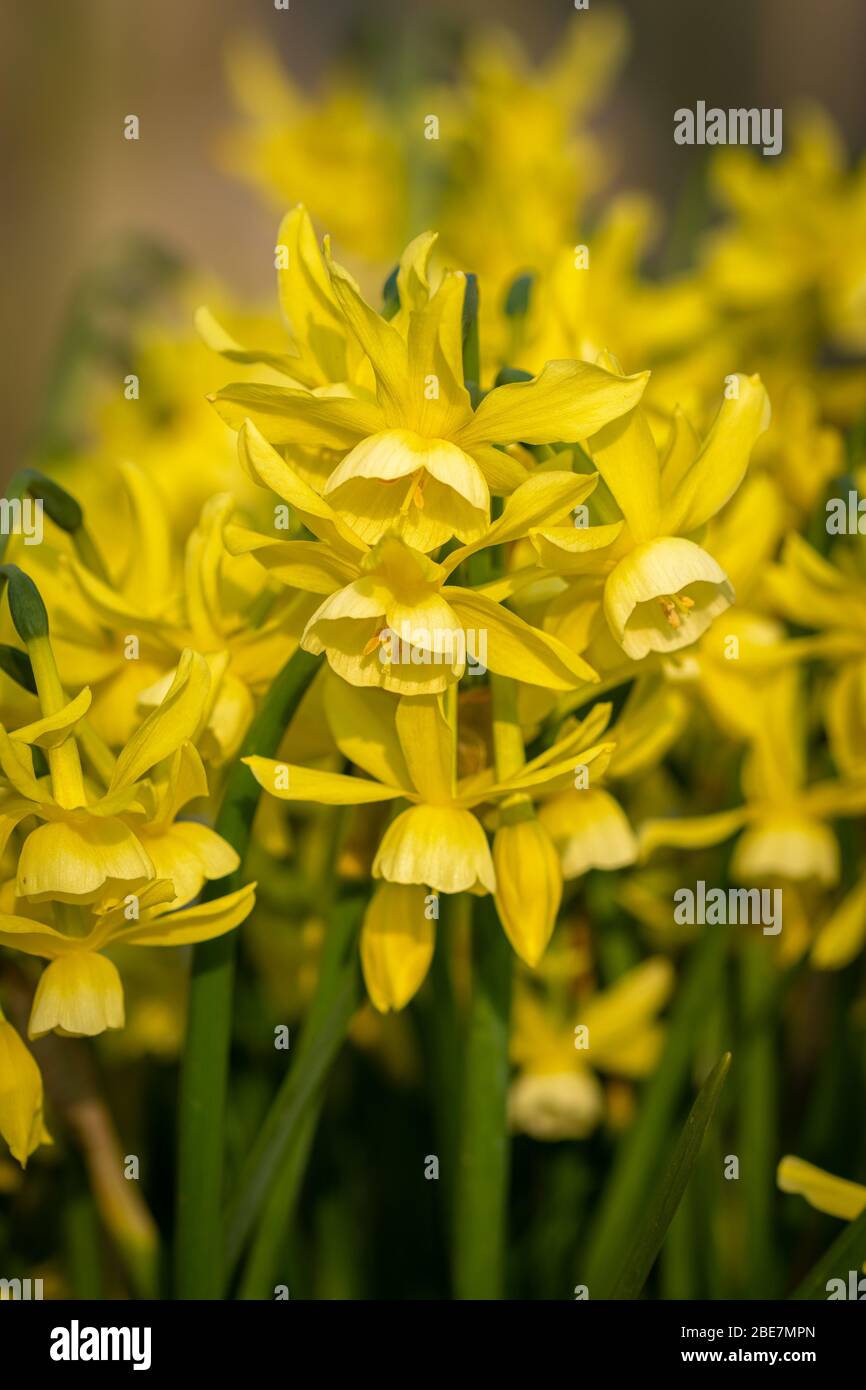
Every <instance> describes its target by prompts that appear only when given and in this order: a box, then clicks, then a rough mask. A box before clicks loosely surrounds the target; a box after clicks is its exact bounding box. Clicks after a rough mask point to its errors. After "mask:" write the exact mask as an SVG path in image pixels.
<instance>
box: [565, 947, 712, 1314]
mask: <svg viewBox="0 0 866 1390" xmlns="http://www.w3.org/2000/svg"><path fill="white" fill-rule="evenodd" d="M724 954H725V940H724V936H723V934H722V933H721V932H720V931H714V930H712V929H710V931H709V932H708V934H707V936H705V937H704V939H703V941H702V942H701V943H700V944H699V945H698V946H697V948H696V949H695V951H694V953H693V957H692V959H691V961H690V962H689V967H688V971H687V973H686V977H685V980H684V981H683V983H682V985H681V986H680V991H679V996H678V999H677V1002H676V1004H675V1006H674V1010H673V1014H672V1016H671V1021H670V1024H669V1025H668V1030H667V1038H666V1041H665V1048H664V1052H663V1054H662V1058H661V1061H660V1063H659V1066H658V1070H657V1071H656V1073H655V1075H654V1076H653V1078H652V1080H651V1081H650V1082H649V1084H648V1085H647V1087H646V1090H645V1092H644V1096H643V1100H642V1103H641V1108H640V1111H639V1113H638V1117H637V1120H636V1121H635V1123H634V1125H633V1126H632V1128H631V1129H630V1130H629V1132H628V1134H627V1135H626V1137H625V1138H624V1139H623V1140H622V1142H621V1144H620V1147H619V1150H618V1153H617V1156H616V1160H615V1162H614V1167H613V1172H612V1173H611V1176H610V1178H609V1180H608V1182H607V1185H606V1187H605V1189H604V1193H603V1195H602V1199H601V1202H600V1204H599V1208H598V1211H597V1213H596V1218H595V1221H594V1223H593V1227H592V1231H591V1233H590V1239H589V1248H588V1250H587V1253H586V1256H585V1258H584V1261H583V1264H582V1268H581V1269H580V1270H579V1271H578V1277H579V1280H580V1282H581V1283H582V1284H586V1286H587V1288H588V1289H589V1294H590V1298H593V1299H599V1298H608V1297H610V1290H611V1288H612V1287H613V1284H614V1281H615V1280H616V1278H617V1276H618V1274H619V1271H620V1269H621V1268H622V1264H623V1260H624V1257H625V1254H626V1252H627V1251H628V1248H629V1245H630V1243H631V1239H632V1232H633V1231H634V1229H635V1226H636V1225H637V1223H638V1221H639V1220H640V1218H641V1216H642V1214H643V1213H644V1212H645V1211H646V1209H647V1205H648V1202H649V1200H650V1196H651V1194H652V1192H653V1191H654V1188H655V1183H656V1180H657V1177H658V1173H659V1169H660V1167H661V1164H662V1162H663V1158H664V1152H665V1147H666V1145H667V1144H668V1142H669V1136H670V1134H671V1129H672V1126H673V1124H674V1122H675V1118H676V1112H677V1108H678V1106H679V1103H680V1099H681V1097H682V1094H683V1090H684V1088H685V1086H686V1081H687V1077H688V1073H689V1067H690V1065H691V1064H692V1061H693V1059H694V1053H695V1038H696V1036H697V1035H698V1034H699V1032H700V1028H701V1023H702V1021H703V1019H704V1018H705V1016H706V1013H707V1010H708V1009H709V1008H710V1007H711V1006H712V1002H713V1000H714V998H715V997H716V995H717V992H718V989H719V983H720V979H721V975H722V970H723V965H724Z"/></svg>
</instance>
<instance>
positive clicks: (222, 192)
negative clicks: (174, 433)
mask: <svg viewBox="0 0 866 1390" xmlns="http://www.w3.org/2000/svg"><path fill="white" fill-rule="evenodd" d="M605 7H606V6H605V0H591V10H592V11H600V10H604V9H605ZM617 8H618V9H620V10H622V11H624V12H625V13H626V15H627V17H628V20H629V26H630V29H631V44H630V48H629V52H628V56H627V59H626V64H625V68H624V70H623V73H622V75H621V78H620V80H619V81H618V82H616V83H615V85H614V88H613V92H612V94H611V96H610V98H609V99H607V100H606V101H605V102H604V104H603V114H602V116H601V117H600V118H599V121H598V122H597V123H596V124H597V126H598V128H599V129H600V130H601V131H602V133H603V134H604V136H605V148H606V150H607V151H608V152H609V155H608V157H609V158H610V160H611V168H610V169H609V170H607V171H606V172H607V175H608V182H607V187H608V189H610V188H617V187H630V188H638V189H644V188H652V189H654V190H655V192H656V194H657V195H658V196H660V197H661V198H662V199H663V200H664V206H665V208H666V210H667V209H668V208H674V207H675V206H677V205H678V203H679V201H680V199H681V195H682V191H683V186H684V183H685V181H686V180H687V179H688V176H689V169H690V167H693V163H694V161H695V160H696V159H699V158H700V157H701V152H700V151H694V150H684V149H681V148H678V147H676V146H675V145H674V143H673V138H672V131H673V112H674V110H675V109H676V108H677V107H679V106H683V105H687V106H688V105H694V103H695V102H696V101H697V100H698V99H699V98H702V99H704V100H706V102H707V103H708V105H713V104H718V105H722V106H729V105H743V106H750V105H757V106H768V107H776V106H781V107H782V108H783V109H784V111H785V116H786V119H787V118H788V117H789V115H790V114H791V113H792V112H793V110H794V109H795V108H796V106H797V105H798V104H800V103H802V102H804V101H807V102H808V101H818V102H820V103H821V104H822V105H823V106H824V107H825V108H826V109H827V110H828V112H829V113H830V114H831V115H832V116H833V117H834V118H835V120H836V121H837V123H838V124H839V126H840V129H841V130H842V132H843V134H844V136H845V138H846V140H847V143H848V146H849V148H850V149H852V150H854V151H857V150H860V149H862V147H863V136H864V131H866V83H864V81H863V54H864V52H866V5H864V4H863V3H862V0H822V3H821V4H820V5H816V4H813V3H810V0H725V3H713V2H712V0H652V3H651V4H650V3H648V2H647V0H620V2H619V4H618V6H617ZM470 13H471V24H472V25H478V26H480V25H482V24H490V23H492V24H496V25H500V26H503V27H508V28H510V29H511V30H512V31H513V32H514V33H515V34H517V35H518V36H519V37H520V38H521V40H522V41H523V42H524V43H525V45H526V48H527V50H528V52H529V53H530V55H532V56H533V57H534V58H537V59H540V58H543V57H544V55H545V54H548V53H550V52H552V51H555V49H556V45H557V42H558V36H560V35H561V33H562V30H563V26H564V25H565V24H567V23H568V21H569V20H571V19H572V18H573V15H574V11H573V6H572V4H571V3H570V0H533V3H532V4H531V5H526V4H522V3H519V0H473V3H472V5H471V6H467V5H466V3H465V0H435V3H431V0H376V3H375V4H372V5H371V4H370V3H369V0H328V4H327V5H326V6H322V5H320V4H317V3H314V0H291V8H290V10H288V11H282V10H280V11H278V10H275V9H274V5H273V0H184V3H183V4H182V5H179V4H177V3H176V0H148V3H147V4H143V3H141V0H68V3H65V4H63V5H60V4H58V3H55V4H51V5H23V4H18V5H9V4H7V5H5V6H2V7H0V77H2V81H0V103H2V107H3V116H2V122H0V141H2V162H3V168H4V192H5V197H4V214H3V218H2V225H0V252H2V264H3V267H4V279H5V286H4V294H3V309H2V312H3V315H4V318H5V322H4V324H3V333H4V342H5V343H6V345H7V357H8V361H9V366H8V367H7V370H6V372H5V373H3V375H2V377H0V408H2V418H3V421H4V437H5V442H6V449H5V451H4V455H5V457H4V461H3V465H2V466H3V470H4V473H3V476H4V477H8V475H9V474H10V473H11V472H12V471H14V469H15V468H16V467H18V466H20V464H21V462H22V461H23V455H24V453H25V451H26V450H27V448H28V445H29V444H30V443H31V441H32V434H33V428H34V421H35V419H36V418H37V417H38V415H39V412H40V411H41V410H42V408H43V401H44V399H45V396H46V392H50V389H51V387H50V382H51V373H52V367H53V365H54V363H55V357H56V353H57V351H58V349H57V343H58V338H59V335H60V334H61V331H62V328H63V325H64V321H65V319H66V318H67V317H68V313H69V305H70V298H71V296H72V295H73V293H74V290H75V287H77V286H79V285H80V283H81V280H82V277H83V276H85V275H86V274H87V272H88V270H89V269H90V268H91V267H93V266H94V265H95V264H97V263H98V262H99V261H100V258H101V257H102V256H104V255H105V254H107V251H108V250H109V249H110V248H114V249H115V250H116V248H117V247H118V245H120V246H121V247H122V245H123V242H124V239H125V238H127V237H129V236H131V235H132V234H133V233H135V234H139V235H140V234H146V235H149V236H151V237H153V238H154V239H155V241H156V242H157V243H158V244H159V245H161V246H164V247H166V248H167V249H170V250H172V251H173V252H175V253H177V254H178V255H179V257H180V258H181V260H182V261H184V262H190V263H192V264H195V265H196V266H197V267H198V268H199V269H200V270H202V271H204V272H205V273H212V274H213V275H215V276H218V277H219V278H220V279H221V280H223V281H224V282H225V284H226V285H227V286H228V287H229V288H230V289H231V290H232V291H234V292H236V293H237V294H239V295H245V296H249V295H252V296H257V295H261V296H262V298H263V299H266V300H269V299H270V296H271V292H272V275H273V270H272V259H271V248H272V246H273V238H274V231H275V227H276V216H275V213H274V212H272V211H271V209H269V208H268V207H267V206H266V205H265V203H264V200H262V199H261V198H260V197H258V196H257V195H256V193H255V191H254V190H253V189H251V188H249V187H247V186H245V185H244V184H243V183H241V182H240V181H236V180H234V179H232V178H231V177H228V176H227V175H226V173H225V172H224V171H223V170H221V169H220V167H219V162H218V159H217V156H216V149H217V144H218V140H219V137H220V135H221V133H222V132H224V131H225V130H226V128H227V127H228V126H229V125H230V124H231V122H232V119H233V115H234V113H235V107H234V104H233V101H232V97H231V93H230V90H229V85H228V82H227V78H226V52H227V49H228V48H229V46H230V45H231V44H232V43H233V42H235V41H236V40H237V39H238V37H239V36H243V35H250V34H253V35H257V36H258V37H259V39H260V40H261V41H263V42H264V43H265V44H266V45H267V46H268V47H269V48H272V49H273V50H275V51H276V52H277V53H278V54H279V56H280V59H281V61H282V63H283V64H284V65H285V67H286V69H287V70H288V72H289V73H290V74H291V76H292V77H293V79H294V80H295V81H296V82H298V83H299V84H300V85H301V86H302V87H304V88H307V89H308V90H310V91H314V90H315V88H316V84H317V81H318V79H319V76H320V74H321V73H322V71H323V70H324V69H325V68H326V67H327V66H328V65H330V64H331V63H333V61H334V59H335V57H345V58H347V59H348V60H349V61H351V62H355V63H358V64H360V65H362V66H363V67H364V68H365V69H366V70H367V71H368V72H370V71H372V72H374V73H381V81H382V84H383V86H384V85H385V84H387V83H394V82H398V81H400V80H402V81H404V82H405V81H406V80H407V79H408V78H416V77H424V78H426V79H428V80H432V81H439V82H442V83H443V84H445V85H446V86H447V84H448V82H449V79H450V77H451V75H452V73H453V71H454V65H455V64H456V61H457V58H458V55H459V51H460V46H461V44H462V42H463V41H464V40H465V37H466V31H467V15H468V14H470ZM843 36H844V37H843ZM129 114H135V115H137V116H138V117H139V120H140V122H141V138H140V139H139V140H138V141H137V142H136V141H128V140H125V139H124V138H123V122H124V118H125V117H126V116H127V115H129ZM590 124H591V125H592V122H590ZM415 230H418V229H415Z"/></svg>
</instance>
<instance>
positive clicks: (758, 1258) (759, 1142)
mask: <svg viewBox="0 0 866 1390" xmlns="http://www.w3.org/2000/svg"><path fill="white" fill-rule="evenodd" d="M775 975H776V970H775V968H774V964H773V961H772V959H771V958H770V956H769V952H768V949H767V943H766V941H764V940H763V938H761V937H756V938H749V939H748V940H746V941H744V942H743V946H742V954H741V957H740V980H741V991H742V1007H743V1033H744V1036H743V1046H742V1068H741V1070H740V1073H739V1074H740V1078H741V1084H740V1088H739V1093H738V1094H739V1129H740V1142H739V1152H740V1162H741V1164H742V1171H741V1173H740V1188H741V1190H742V1194H743V1212H744V1217H745V1239H746V1258H745V1261H744V1269H745V1285H744V1287H743V1289H742V1290H741V1296H742V1297H743V1298H778V1297H779V1289H778V1287H777V1285H778V1267H777V1263H776V1240H775V1235H774V1230H775V1222H774V1208H775V1202H776V1157H777V1155H776V1135H777V1133H778V1123H777V1106H778V1098H777V1088H778V1078H777V1072H776V1037H775V1029H774V1025H773V1020H772V1016H768V1015H767V1013H766V1000H767V995H768V992H769V990H771V989H772V987H773V985H774V983H775Z"/></svg>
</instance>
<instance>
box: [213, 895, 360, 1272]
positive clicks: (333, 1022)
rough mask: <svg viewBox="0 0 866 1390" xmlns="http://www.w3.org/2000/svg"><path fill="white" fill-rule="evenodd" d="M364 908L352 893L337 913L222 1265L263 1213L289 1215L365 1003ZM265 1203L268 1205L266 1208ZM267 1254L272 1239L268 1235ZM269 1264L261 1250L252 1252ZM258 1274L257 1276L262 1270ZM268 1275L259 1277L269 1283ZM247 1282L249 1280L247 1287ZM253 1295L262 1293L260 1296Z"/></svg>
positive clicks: (246, 1173)
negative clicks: (340, 1056)
mask: <svg viewBox="0 0 866 1390" xmlns="http://www.w3.org/2000/svg"><path fill="white" fill-rule="evenodd" d="M363 907H364V902H363V900H362V899H360V898H357V897H353V898H350V899H346V900H345V901H343V902H341V903H339V904H338V905H337V907H336V908H335V910H334V914H333V918H332V920H331V922H330V924H329V927H328V931H327V934H326V937H325V950H324V954H323V958H322V965H321V969H320V972H319V980H318V984H317V986H316V993H315V997H314V999H313V1003H312V1006H311V1008H310V1014H309V1017H308V1019H307V1022H306V1025H305V1027H304V1032H303V1035H302V1037H301V1043H300V1047H299V1049H298V1054H297V1057H296V1060H295V1063H294V1065H293V1067H292V1069H291V1071H289V1073H288V1074H287V1076H286V1079H285V1081H284V1082H283V1084H282V1086H281V1087H280V1089H279V1091H278V1092H277V1095H276V1097H275V1099H274V1102H273V1104H272V1106H271V1108H270V1110H269V1112H268V1114H267V1116H266V1118H265V1121H264V1124H263V1125H262V1127H261V1129H260V1131H259V1133H258V1136H257V1138H256V1141H255V1144H254V1145H253V1148H252V1150H251V1152H250V1155H249V1157H248V1159H247V1161H246V1163H245V1165H244V1168H243V1171H242V1172H241V1175H240V1178H239V1180H238V1184H237V1191H236V1194H235V1196H234V1198H233V1200H232V1201H231V1202H230V1205H229V1214H228V1218H227V1223H226V1228H227V1254H226V1266H227V1268H228V1269H229V1270H230V1269H231V1268H232V1267H233V1266H234V1264H235V1262H236V1261H237V1259H238V1257H239V1256H240V1255H241V1253H242V1252H243V1249H244V1246H245V1244H246V1242H247V1239H248V1238H249V1235H250V1232H251V1231H252V1228H253V1226H254V1225H255V1222H256V1221H257V1219H258V1217H259V1216H260V1214H261V1212H262V1210H263V1209H264V1210H265V1211H269V1212H270V1213H271V1214H273V1213H274V1212H279V1213H281V1214H282V1215H281V1219H286V1218H287V1217H288V1215H289V1214H290V1211H291V1207H292V1205H293V1202H294V1198H295V1196H296V1195H297V1189H298V1186H299V1185H300V1181H301V1178H302V1176H303V1171H304V1160H305V1159H306V1156H307V1154H308V1152H309V1147H310V1143H311V1141H312V1128H313V1127H314V1124H315V1116H316V1114H317V1111H318V1106H319V1102H320V1098H321V1092H322V1087H323V1085H324V1082H325V1079H326V1077H327V1075H328V1072H329V1070H330V1068H331V1065H332V1063H333V1061H334V1059H335V1058H336V1056H337V1053H338V1052H339V1050H340V1048H341V1046H342V1044H343V1041H344V1039H345V1036H346V1029H347V1028H348V1026H349V1022H350V1020H351V1018H352V1015H353V1014H354V1013H355V1011H356V1009H358V1007H359V1006H360V1004H361V1003H362V1000H363V991H362V989H361V979H360V970H359V968H358V949H357V935H358V928H359V926H360V921H361V915H362V911H363ZM266 1203H267V1204H268V1205H267V1206H266ZM266 1244H267V1251H268V1258H269V1257H270V1255H271V1254H272V1251H273V1242H272V1240H270V1239H267V1242H266ZM254 1259H255V1263H256V1265H257V1266H259V1267H260V1268H261V1267H263V1266H264V1267H266V1266H267V1258H265V1252H264V1251H262V1252H261V1254H259V1253H258V1252H255V1254H254ZM259 1277H260V1275H259ZM267 1277H269V1272H268V1276H266V1277H265V1280H264V1282H265V1283H267ZM250 1282H251V1281H250V1280H247V1281H246V1285H247V1292H249V1285H250ZM258 1296H262V1295H261V1294H259V1295H258Z"/></svg>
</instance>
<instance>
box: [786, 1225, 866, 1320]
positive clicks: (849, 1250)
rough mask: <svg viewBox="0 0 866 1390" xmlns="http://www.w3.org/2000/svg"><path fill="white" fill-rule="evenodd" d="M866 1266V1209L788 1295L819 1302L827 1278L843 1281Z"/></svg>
mask: <svg viewBox="0 0 866 1390" xmlns="http://www.w3.org/2000/svg"><path fill="white" fill-rule="evenodd" d="M864 1264H866V1209H864V1210H863V1211H862V1212H861V1213H860V1215H859V1216H858V1217H857V1220H856V1221H852V1222H850V1223H849V1225H847V1226H846V1227H845V1229H844V1231H843V1232H842V1234H841V1235H840V1236H839V1237H838V1239H836V1240H834V1242H833V1244H832V1245H831V1246H830V1249H829V1250H828V1251H827V1253H826V1254H825V1255H822V1256H821V1258H820V1260H818V1261H817V1263H816V1264H814V1265H813V1266H812V1268H811V1269H810V1270H809V1273H808V1274H807V1275H806V1277H805V1279H804V1280H803V1282H802V1283H801V1284H799V1285H798V1286H797V1288H796V1289H795V1290H794V1292H793V1293H792V1294H791V1298H792V1299H821V1300H824V1299H826V1297H827V1281H828V1279H845V1280H847V1278H848V1274H849V1272H850V1271H851V1270H852V1269H856V1271H857V1273H858V1275H859V1274H860V1271H861V1270H862V1268H863V1265H864Z"/></svg>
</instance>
